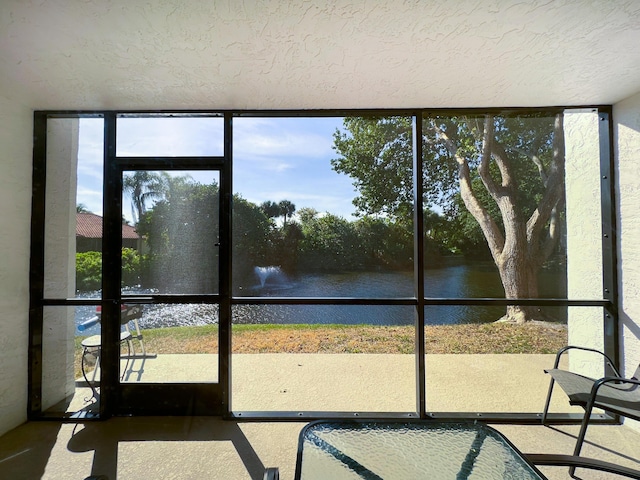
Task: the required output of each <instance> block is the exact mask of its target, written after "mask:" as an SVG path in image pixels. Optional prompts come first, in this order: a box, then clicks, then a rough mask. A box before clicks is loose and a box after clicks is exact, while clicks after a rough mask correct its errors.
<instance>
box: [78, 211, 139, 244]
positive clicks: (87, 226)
mask: <svg viewBox="0 0 640 480" xmlns="http://www.w3.org/2000/svg"><path fill="white" fill-rule="evenodd" d="M76 237H85V238H102V217H101V216H99V215H96V214H95V213H76ZM122 238H128V239H138V238H140V235H138V232H136V229H135V228H133V227H132V226H131V225H126V224H122Z"/></svg>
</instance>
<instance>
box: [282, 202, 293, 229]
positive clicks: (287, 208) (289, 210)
mask: <svg viewBox="0 0 640 480" xmlns="http://www.w3.org/2000/svg"><path fill="white" fill-rule="evenodd" d="M278 207H280V215H282V216H283V217H284V224H283V226H284V227H286V226H287V217H289V218H291V216H292V215H293V214H294V213H295V212H296V206H295V205H294V204H293V203H291V202H290V201H289V200H282V201H280V202H279V203H278Z"/></svg>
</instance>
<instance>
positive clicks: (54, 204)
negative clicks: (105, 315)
mask: <svg viewBox="0 0 640 480" xmlns="http://www.w3.org/2000/svg"><path fill="white" fill-rule="evenodd" d="M78 128H79V127H78V119H75V118H54V119H49V120H48V122H47V186H46V197H45V202H46V223H45V250H44V258H45V265H44V294H45V297H47V298H70V297H74V296H75V273H76V269H75V265H76V263H75V252H76V250H75V247H76V243H75V233H76V169H77V164H78ZM74 312H75V310H74V308H73V307H68V308H65V307H45V309H44V319H43V331H44V336H43V339H42V359H43V362H42V409H43V410H46V409H47V408H49V407H51V406H52V405H55V404H56V403H57V402H59V401H61V400H64V399H65V398H66V397H67V396H69V395H72V394H73V392H74V390H75V382H74V365H73V345H74V342H73V339H74V334H75V324H74Z"/></svg>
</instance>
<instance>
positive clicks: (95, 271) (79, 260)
mask: <svg viewBox="0 0 640 480" xmlns="http://www.w3.org/2000/svg"><path fill="white" fill-rule="evenodd" d="M101 287H102V252H82V253H76V290H80V291H91V290H98V289H99V288H101Z"/></svg>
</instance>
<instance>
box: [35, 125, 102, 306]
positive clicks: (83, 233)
mask: <svg viewBox="0 0 640 480" xmlns="http://www.w3.org/2000/svg"><path fill="white" fill-rule="evenodd" d="M102 128H103V120H102V119H96V118H93V119H78V118H50V119H48V120H47V130H48V132H47V133H48V136H47V179H46V182H47V186H46V205H47V212H46V213H47V217H46V223H45V272H44V274H45V284H44V296H45V297H46V298H70V297H74V296H76V295H78V296H80V297H84V298H86V297H91V298H98V297H99V296H100V294H99V292H98V291H97V290H98V289H99V288H100V286H101V281H102V271H101V267H102V216H101V214H102V170H103V168H102V163H103V162H102V155H103V148H102V138H103V134H102Z"/></svg>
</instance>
